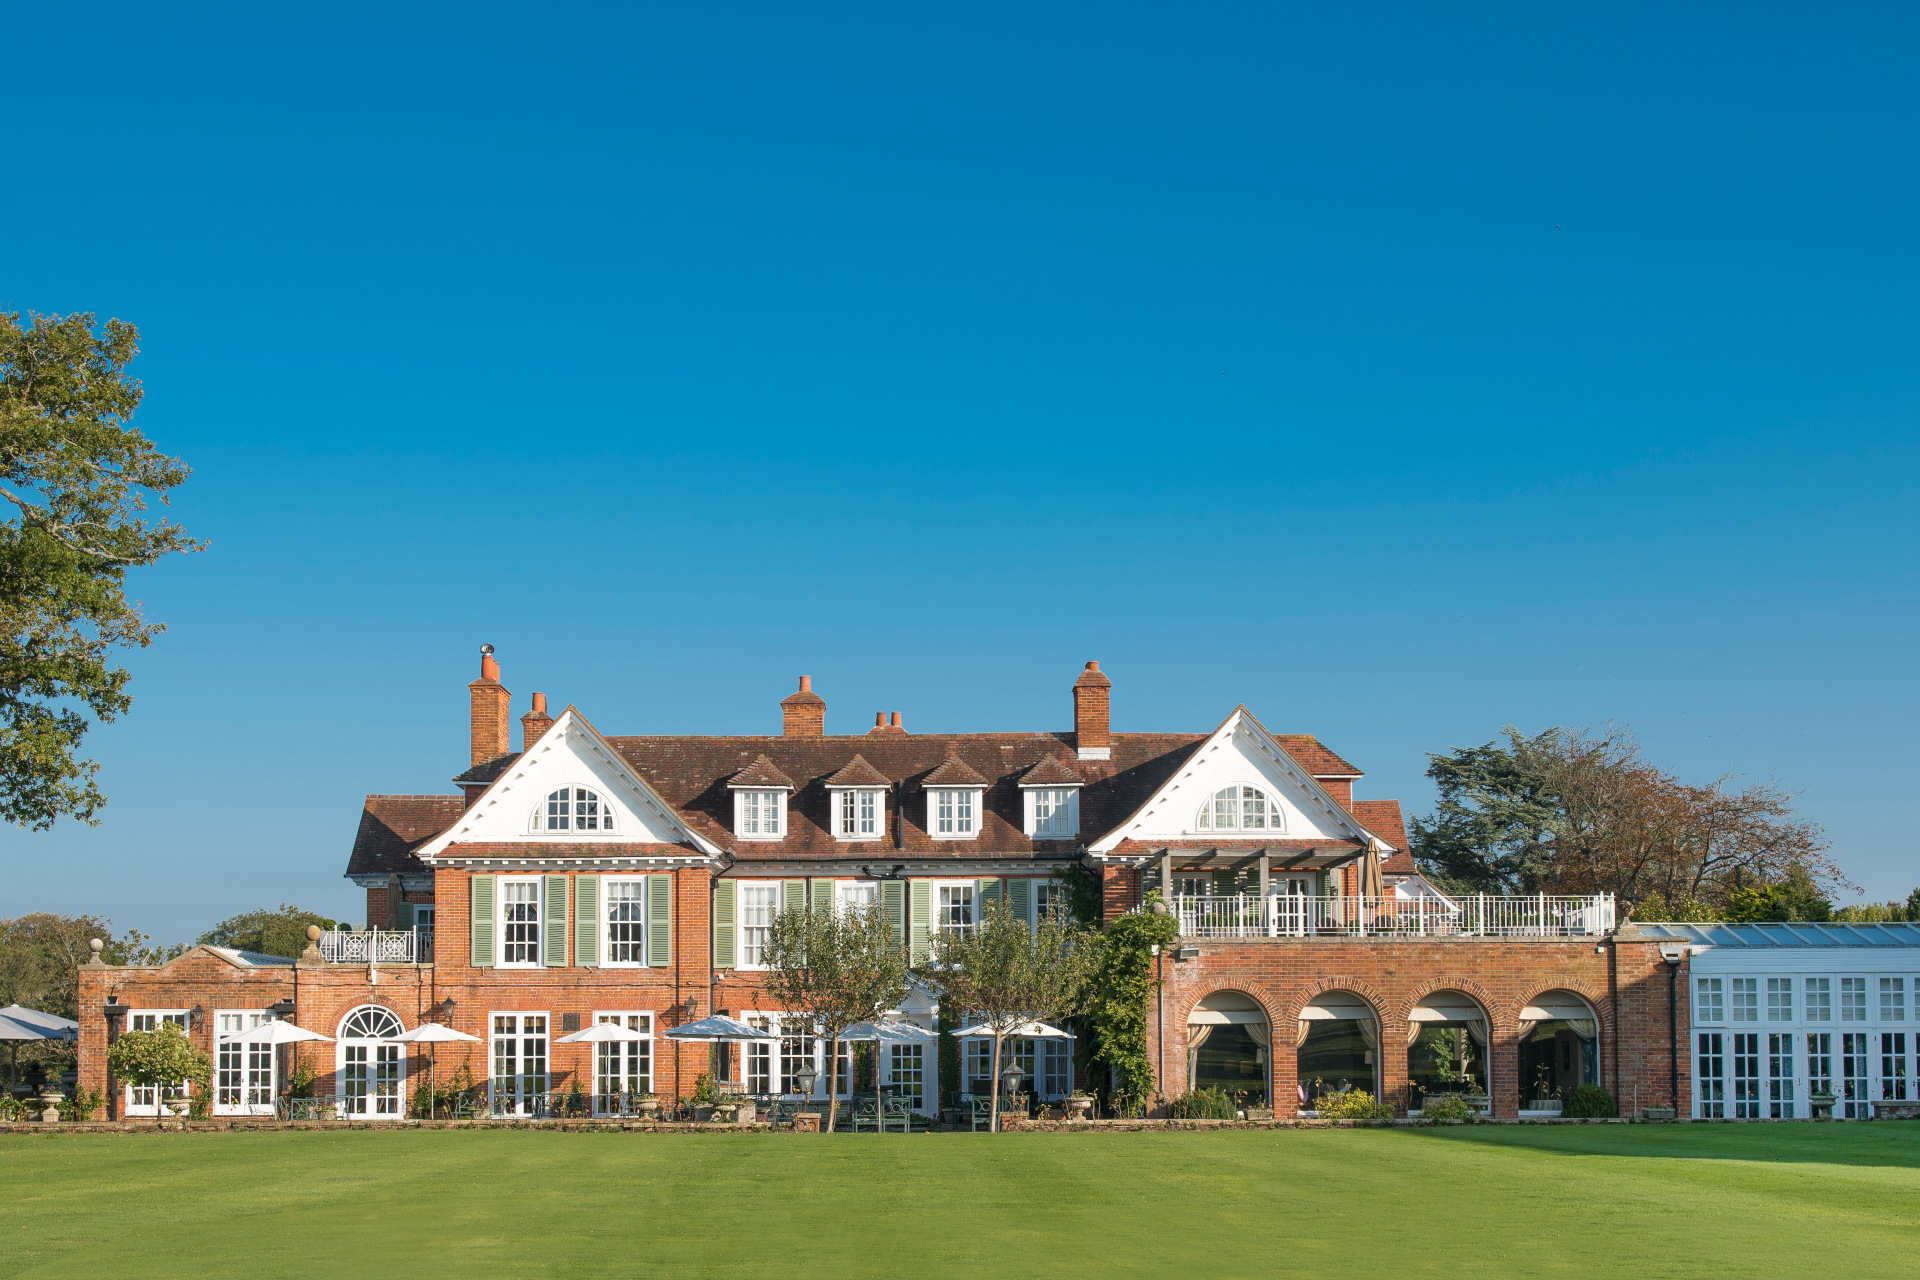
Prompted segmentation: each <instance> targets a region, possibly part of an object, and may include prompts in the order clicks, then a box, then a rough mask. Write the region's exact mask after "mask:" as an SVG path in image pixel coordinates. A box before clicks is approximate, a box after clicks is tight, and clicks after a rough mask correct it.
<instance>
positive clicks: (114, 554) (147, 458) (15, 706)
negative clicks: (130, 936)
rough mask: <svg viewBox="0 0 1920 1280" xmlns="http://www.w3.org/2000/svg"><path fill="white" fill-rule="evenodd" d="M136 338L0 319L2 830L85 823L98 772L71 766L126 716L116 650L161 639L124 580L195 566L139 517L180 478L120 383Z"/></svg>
mask: <svg viewBox="0 0 1920 1280" xmlns="http://www.w3.org/2000/svg"><path fill="white" fill-rule="evenodd" d="M139 336H140V335H139V332H138V331H137V330H136V329H135V328H134V327H133V326H132V325H130V324H125V323H123V322H121V321H119V320H109V321H107V322H106V324H105V325H104V326H102V327H101V328H100V330H99V332H98V333H96V332H95V330H94V317H93V316H92V315H91V314H75V315H70V316H67V317H65V318H62V317H60V316H42V315H29V318H28V321H27V323H26V324H24V325H23V324H21V322H20V315H19V313H18V312H5V313H0V498H4V499H5V500H6V501H7V502H10V503H12V504H13V509H14V514H13V517H12V518H10V519H7V520H0V817H4V818H5V819H6V820H7V821H9V822H13V823H16V824H18V825H20V826H26V827H31V828H33V829H34V830H36V831H43V830H46V829H47V828H49V827H51V826H52V825H53V823H54V821H55V819H57V818H61V817H67V816H71V817H74V818H77V819H79V820H80V821H82V822H86V823H89V824H91V823H93V822H94V821H95V818H94V816H93V815H94V812H95V811H96V810H97V809H99V807H100V806H101V805H102V804H104V803H105V802H106V797H105V796H103V795H102V794H101V792H100V788H99V785H98V783H97V782H96V781H95V775H96V774H97V773H98V772H99V765H98V764H96V763H95V762H94V761H92V760H87V759H82V758H80V757H79V755H78V754H77V753H78V750H79V747H80V742H81V739H82V738H83V737H85V735H86V732H87V730H88V729H89V728H90V727H91V725H90V723H89V722H88V720H87V718H86V716H85V715H83V714H82V713H81V709H84V710H85V711H87V712H90V713H91V714H92V715H93V716H94V717H95V718H96V719H98V720H100V721H101V722H103V723H104V722H108V721H111V720H113V719H115V718H116V717H118V716H119V715H121V714H122V713H124V712H125V711H126V710H127V709H128V707H130V706H131V705H132V702H133V700H132V698H131V697H130V696H129V695H128V694H127V692H126V685H127V680H128V673H127V671H126V670H125V669H124V668H122V667H117V666H115V665H113V663H112V661H111V655H112V653H113V651H114V650H115V649H118V648H124V647H127V646H133V647H140V648H144V647H145V646H146V645H148V644H150V643H152V641H153V638H154V636H156V635H158V634H159V633H160V632H162V631H164V630H165V629H166V628H165V627H164V626H162V625H161V624H159V623H154V622H148V621H147V620H146V619H145V617H144V616H143V615H142V613H141V609H140V605H139V603H138V602H137V601H131V600H128V599H127V595H126V573H127V570H128V569H130V568H135V567H138V566H142V565H150V564H152V563H154V562H155V561H157V560H159V559H160V558H161V557H163V556H167V555H171V554H173V553H175V552H192V551H198V550H201V549H202V547H203V546H204V545H205V544H203V543H200V542H197V541H195V540H194V539H192V538H189V537H188V536H187V534H186V531H185V530H184V529H183V528H181V527H180V526H179V525H178V524H175V523H173V522H172V521H170V520H155V519H150V518H147V517H145V516H143V515H142V514H141V513H142V512H145V511H146V510H147V507H148V501H149V499H151V500H154V501H158V502H160V503H161V504H162V505H164V504H166V502H167V495H168V493H169V491H170V490H172V489H174V488H175V487H177V486H178V485H180V484H181V483H182V482H183V481H185V480H186V478H187V475H188V471H187V468H186V466H185V465H183V464H182V463H181V462H180V460H179V459H177V458H169V457H167V456H166V455H164V454H162V453H160V452H159V451H158V450H156V449H155V448H154V447H153V445H152V444H151V443H150V442H149V441H148V440H147V438H146V437H145V436H143V435H142V434H141V433H140V432H139V431H138V430H137V429H135V428H134V427H133V426H132V424H131V419H132V417H133V411H134V409H135V408H136V407H138V405H139V403H140V398H141V395H142V394H143V393H142V391H141V387H140V384H139V382H138V381H136V380H134V379H132V378H130V377H128V376H127V365H128V364H129V363H130V362H131V361H132V360H133V357H134V356H135V355H136V354H137V353H138V350H139V347H138V341H139Z"/></svg>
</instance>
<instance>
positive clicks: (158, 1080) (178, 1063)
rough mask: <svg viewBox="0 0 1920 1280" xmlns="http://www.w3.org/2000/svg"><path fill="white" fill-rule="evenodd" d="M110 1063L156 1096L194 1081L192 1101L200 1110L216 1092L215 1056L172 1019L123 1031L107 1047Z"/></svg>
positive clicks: (115, 1071) (124, 1077)
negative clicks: (146, 1028)
mask: <svg viewBox="0 0 1920 1280" xmlns="http://www.w3.org/2000/svg"><path fill="white" fill-rule="evenodd" d="M107 1067H108V1068H109V1069H110V1070H111V1071H112V1072H113V1074H114V1075H116V1076H118V1077H119V1078H120V1079H122V1080H124V1081H126V1082H127V1083H128V1084H131V1085H134V1086H136V1087H137V1088H142V1089H153V1090H155V1097H156V1098H163V1097H165V1096H166V1090H168V1089H170V1088H172V1087H173V1086H175V1085H182V1084H191V1085H193V1086H194V1087H195V1090H196V1094H195V1096H194V1098H193V1101H192V1102H191V1104H190V1105H191V1108H192V1110H193V1111H194V1112H195V1113H196V1114H198V1113H199V1112H200V1111H202V1110H204V1109H205V1107H206V1105H207V1102H208V1100H209V1098H210V1097H211V1096H212V1095H211V1090H212V1088H213V1060H212V1059H211V1058H209V1057H208V1056H207V1054H206V1052H205V1051H204V1050H202V1049H198V1048H196V1047H195V1046H194V1043H193V1041H191V1040H189V1039H187V1033H186V1032H184V1031H182V1030H181V1029H180V1028H179V1027H178V1026H176V1025H174V1024H173V1023H171V1022H163V1023H161V1024H160V1026H159V1027H158V1028H157V1029H155V1030H153V1031H124V1032H122V1033H121V1034H120V1037H119V1039H117V1040H115V1041H114V1042H113V1047H112V1048H111V1049H108V1050H107Z"/></svg>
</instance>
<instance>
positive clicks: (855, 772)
mask: <svg viewBox="0 0 1920 1280" xmlns="http://www.w3.org/2000/svg"><path fill="white" fill-rule="evenodd" d="M823 785H825V786H829V787H890V786H892V785H893V779H892V778H889V777H888V776H887V775H886V774H884V773H882V772H880V771H879V770H878V769H876V768H874V767H873V766H872V765H870V764H868V763H867V758H866V757H865V756H860V755H857V756H855V757H854V758H853V759H852V760H849V761H848V762H847V767H846V768H844V769H842V770H840V772H838V773H836V774H834V775H833V776H832V777H830V778H828V779H827V780H826V782H825V783H824V784H823Z"/></svg>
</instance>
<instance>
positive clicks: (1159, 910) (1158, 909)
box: [1148, 898, 1167, 916]
mask: <svg viewBox="0 0 1920 1280" xmlns="http://www.w3.org/2000/svg"><path fill="white" fill-rule="evenodd" d="M1148 909H1149V910H1150V911H1152V912H1153V914H1155V915H1157V916H1163V915H1166V914H1167V904H1166V903H1164V902H1162V901H1160V899H1158V898H1155V899H1154V900H1153V906H1152V907H1150V908H1148Z"/></svg>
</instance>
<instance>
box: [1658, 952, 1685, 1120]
mask: <svg viewBox="0 0 1920 1280" xmlns="http://www.w3.org/2000/svg"><path fill="white" fill-rule="evenodd" d="M1686 957H1687V949H1686V947H1684V946H1677V945H1675V944H1672V943H1668V944H1667V945H1665V946H1662V947H1661V948H1660V958H1661V959H1662V960H1664V961H1666V962H1667V1088H1668V1091H1669V1096H1670V1097H1671V1098H1672V1099H1673V1118H1674V1119H1676V1120H1678V1119H1679V1118H1680V1013H1679V1007H1680V1000H1679V983H1680V962H1681V961H1682V960H1684V959H1686Z"/></svg>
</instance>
